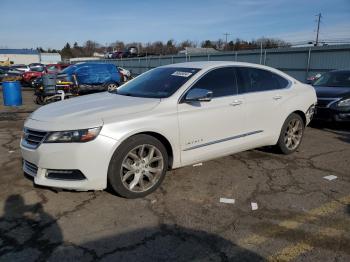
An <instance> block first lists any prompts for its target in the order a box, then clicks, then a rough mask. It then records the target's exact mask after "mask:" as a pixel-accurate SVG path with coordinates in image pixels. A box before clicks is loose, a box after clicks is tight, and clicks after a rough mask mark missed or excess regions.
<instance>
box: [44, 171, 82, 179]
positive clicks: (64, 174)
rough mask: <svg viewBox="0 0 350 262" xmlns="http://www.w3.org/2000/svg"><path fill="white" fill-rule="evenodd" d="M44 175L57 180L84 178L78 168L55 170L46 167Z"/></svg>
mask: <svg viewBox="0 0 350 262" xmlns="http://www.w3.org/2000/svg"><path fill="white" fill-rule="evenodd" d="M46 177H47V178H50V179H57V180H84V179H86V177H85V176H84V175H83V173H82V172H81V171H80V170H76V169H74V170H56V169H48V170H47V171H46Z"/></svg>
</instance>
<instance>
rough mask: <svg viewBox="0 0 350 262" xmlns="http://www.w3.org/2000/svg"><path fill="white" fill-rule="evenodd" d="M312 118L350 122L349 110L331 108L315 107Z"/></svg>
mask: <svg viewBox="0 0 350 262" xmlns="http://www.w3.org/2000/svg"><path fill="white" fill-rule="evenodd" d="M314 119H315V120H322V121H327V122H333V121H334V122H350V110H349V111H337V110H334V109H332V108H325V107H316V113H315V115H314Z"/></svg>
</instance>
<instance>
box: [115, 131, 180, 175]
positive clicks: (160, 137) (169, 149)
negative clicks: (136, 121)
mask: <svg viewBox="0 0 350 262" xmlns="http://www.w3.org/2000/svg"><path fill="white" fill-rule="evenodd" d="M137 135H149V136H152V137H154V138H156V139H157V140H159V141H160V142H161V143H162V144H163V145H164V147H165V149H166V151H167V154H168V170H170V169H172V167H173V163H174V149H173V146H172V145H171V143H170V141H169V139H168V138H166V137H165V136H164V135H162V134H161V133H160V132H157V131H143V130H142V131H141V130H138V131H136V132H133V133H131V134H129V135H128V136H124V137H123V138H122V139H121V140H120V141H121V143H119V145H118V146H117V147H116V148H114V150H113V152H114V153H115V152H116V151H117V150H118V148H119V147H120V145H121V144H122V143H124V142H125V141H127V140H128V139H130V138H131V137H134V136H137ZM114 153H112V156H111V158H112V157H113V154H114Z"/></svg>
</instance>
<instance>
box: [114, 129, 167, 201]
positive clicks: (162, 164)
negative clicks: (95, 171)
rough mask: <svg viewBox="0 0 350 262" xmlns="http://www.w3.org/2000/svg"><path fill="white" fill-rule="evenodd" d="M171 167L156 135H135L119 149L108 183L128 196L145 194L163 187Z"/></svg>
mask: <svg viewBox="0 0 350 262" xmlns="http://www.w3.org/2000/svg"><path fill="white" fill-rule="evenodd" d="M167 167H168V155H167V151H166V149H165V147H164V145H163V144H162V143H161V142H160V141H159V140H158V139H156V138H154V137H153V136H149V135H143V134H141V135H135V136H132V137H130V138H129V139H127V140H126V141H125V142H123V143H122V144H121V145H120V146H119V147H118V149H117V150H116V151H115V153H114V155H113V157H112V159H111V162H110V164H109V168H108V183H109V185H110V186H111V188H112V189H113V191H115V192H116V193H117V194H119V195H120V196H123V197H125V198H139V197H144V196H146V195H148V194H150V193H152V192H153V191H154V190H156V189H157V188H158V187H159V185H160V184H161V183H162V181H163V179H164V177H165V173H166V171H167Z"/></svg>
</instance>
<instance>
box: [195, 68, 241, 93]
mask: <svg viewBox="0 0 350 262" xmlns="http://www.w3.org/2000/svg"><path fill="white" fill-rule="evenodd" d="M192 88H202V89H207V90H210V91H212V92H213V97H221V96H228V95H235V94H236V93H237V92H236V77H235V70H234V68H232V67H224V68H218V69H214V70H212V71H210V72H208V73H207V74H205V75H204V76H202V78H200V79H199V80H198V81H197V82H196V83H195V84H194V85H193V87H192Z"/></svg>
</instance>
